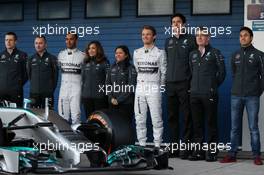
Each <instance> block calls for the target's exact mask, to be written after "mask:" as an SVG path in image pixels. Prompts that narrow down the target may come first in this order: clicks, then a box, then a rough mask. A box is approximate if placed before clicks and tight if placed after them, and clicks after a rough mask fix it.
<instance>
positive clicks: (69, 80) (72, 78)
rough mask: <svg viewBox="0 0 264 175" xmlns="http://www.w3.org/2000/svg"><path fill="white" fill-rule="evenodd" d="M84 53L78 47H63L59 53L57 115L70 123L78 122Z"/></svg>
mask: <svg viewBox="0 0 264 175" xmlns="http://www.w3.org/2000/svg"><path fill="white" fill-rule="evenodd" d="M84 58H85V54H84V53H83V52H81V51H80V50H78V49H65V50H63V51H61V52H60V53H59V56H58V62H59V66H60V69H61V87H60V94H59V102H58V111H59V115H60V116H62V117H63V118H64V119H65V120H67V121H69V119H70V118H71V120H72V124H77V123H80V117H81V109H80V106H81V104H80V100H81V84H82V82H81V65H82V63H83V61H84Z"/></svg>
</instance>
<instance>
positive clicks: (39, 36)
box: [35, 35, 47, 43]
mask: <svg viewBox="0 0 264 175" xmlns="http://www.w3.org/2000/svg"><path fill="white" fill-rule="evenodd" d="M36 38H42V39H43V40H44V41H45V43H47V40H46V37H45V36H44V35H37V36H36ZM36 38H35V39H36Z"/></svg>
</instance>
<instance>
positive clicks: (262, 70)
mask: <svg viewBox="0 0 264 175" xmlns="http://www.w3.org/2000/svg"><path fill="white" fill-rule="evenodd" d="M252 40H253V32H252V30H251V29H250V28H248V27H242V28H241V29H240V45H241V48H240V49H239V50H238V51H236V52H235V53H234V54H233V55H232V59H231V68H232V77H233V83H232V91H231V94H232V96H231V136H230V137H231V150H230V151H229V154H228V155H227V156H226V157H224V159H223V160H221V162H222V163H231V162H236V154H237V151H238V146H239V138H240V137H241V135H240V131H241V126H242V117H243V111H244V108H245V107H246V109H247V114H248V115H247V116H248V122H249V130H250V136H251V147H252V152H253V158H254V164H255V165H262V164H263V163H262V160H261V158H260V134H259V128H258V113H259V106H260V95H261V94H262V92H263V85H264V64H263V58H264V57H263V55H264V53H263V52H261V51H259V50H257V49H256V48H255V47H253V45H252Z"/></svg>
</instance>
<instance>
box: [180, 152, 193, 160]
mask: <svg viewBox="0 0 264 175" xmlns="http://www.w3.org/2000/svg"><path fill="white" fill-rule="evenodd" d="M190 155H191V154H190V152H189V151H186V150H185V151H182V152H180V158H181V159H182V160H187V159H188V158H189V156H190Z"/></svg>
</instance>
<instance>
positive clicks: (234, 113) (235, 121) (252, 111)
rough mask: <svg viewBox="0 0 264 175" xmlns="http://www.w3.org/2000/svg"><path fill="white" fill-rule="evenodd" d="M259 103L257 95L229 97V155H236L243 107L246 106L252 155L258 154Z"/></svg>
mask: <svg viewBox="0 0 264 175" xmlns="http://www.w3.org/2000/svg"><path fill="white" fill-rule="evenodd" d="M259 104H260V98H259V97H257V96H248V97H238V96H232V97H231V150H230V154H231V156H234V157H235V156H236V153H237V148H238V146H239V138H240V137H241V135H240V131H241V126H242V118H243V111H244V107H246V110H247V114H248V124H249V130H250V137H251V148H252V152H253V156H254V157H256V156H259V155H260V136H259V128H258V113H259Z"/></svg>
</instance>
